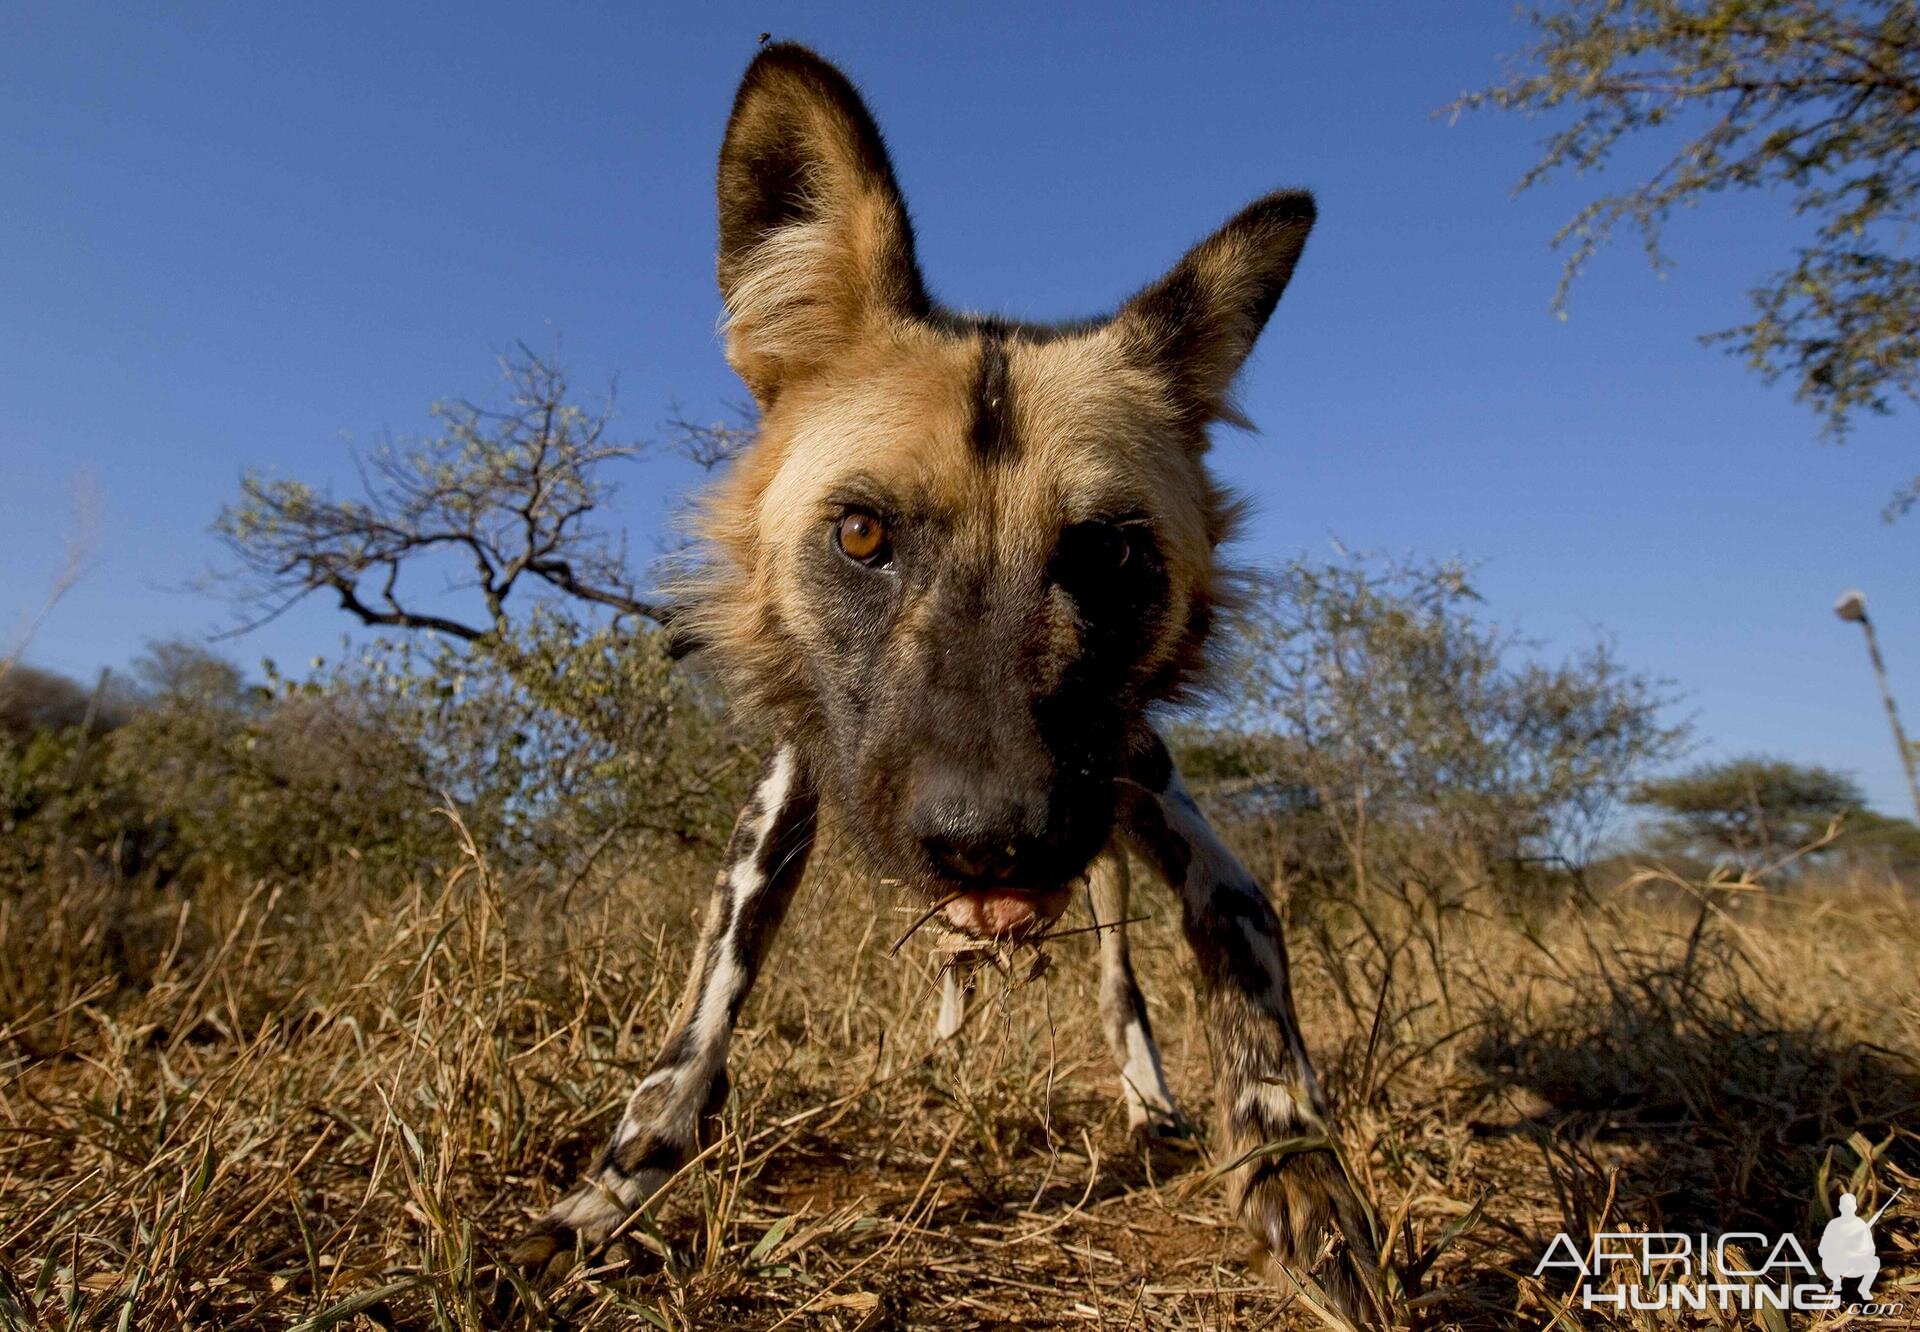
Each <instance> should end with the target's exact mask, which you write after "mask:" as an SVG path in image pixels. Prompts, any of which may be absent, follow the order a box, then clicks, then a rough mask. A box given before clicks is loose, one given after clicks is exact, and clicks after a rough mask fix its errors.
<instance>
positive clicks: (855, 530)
mask: <svg viewBox="0 0 1920 1332" xmlns="http://www.w3.org/2000/svg"><path fill="white" fill-rule="evenodd" d="M833 539H834V542H835V544H837V545H838V546H839V547H840V553H841V554H842V555H845V556H846V557H847V558H848V559H850V560H857V561H858V562H860V563H861V564H868V565H874V564H884V563H885V562H886V558H887V525H886V524H885V523H883V522H881V521H880V519H879V518H878V517H877V516H876V515H874V514H871V513H867V512H866V511H865V510H862V509H855V510H853V511H852V512H851V513H848V514H846V515H845V516H843V517H842V518H841V519H840V523H839V526H838V527H836V528H835V529H834V534H833Z"/></svg>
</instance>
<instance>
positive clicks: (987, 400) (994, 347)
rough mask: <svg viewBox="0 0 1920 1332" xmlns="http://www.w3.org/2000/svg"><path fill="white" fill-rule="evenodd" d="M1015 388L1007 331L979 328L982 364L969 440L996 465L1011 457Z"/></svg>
mask: <svg viewBox="0 0 1920 1332" xmlns="http://www.w3.org/2000/svg"><path fill="white" fill-rule="evenodd" d="M1012 392H1013V387H1012V384H1011V382H1010V377H1009V376H1008V374H1007V330H1006V329H1005V328H1004V327H1002V326H1001V325H998V324H982V325H981V327H980V363H979V369H978V370H977V371H976V372H975V375H974V381H973V423H972V425H971V426H970V427H969V430H968V434H967V438H968V439H970V440H971V441H972V442H973V450H974V452H975V453H976V454H978V455H979V456H980V457H981V458H982V459H983V460H985V461H987V462H993V461H996V460H998V459H1002V458H1006V457H1008V456H1009V455H1011V454H1012V452H1013V450H1014V447H1015V441H1014V438H1013V404H1012V402H1011V401H1010V395H1011V394H1012Z"/></svg>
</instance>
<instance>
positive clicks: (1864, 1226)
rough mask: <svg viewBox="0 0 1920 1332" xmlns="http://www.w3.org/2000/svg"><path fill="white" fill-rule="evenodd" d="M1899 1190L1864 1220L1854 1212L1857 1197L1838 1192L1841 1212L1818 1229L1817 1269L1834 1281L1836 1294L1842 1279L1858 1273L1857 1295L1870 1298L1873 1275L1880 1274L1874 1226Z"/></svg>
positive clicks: (1850, 1279)
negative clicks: (1821, 1228) (1818, 1261)
mask: <svg viewBox="0 0 1920 1332" xmlns="http://www.w3.org/2000/svg"><path fill="white" fill-rule="evenodd" d="M1902 1192H1904V1190H1901V1189H1895V1190H1894V1191H1893V1197H1891V1198H1889V1199H1887V1200H1886V1201H1885V1202H1884V1203H1882V1204H1880V1210H1879V1211H1877V1212H1875V1213H1874V1214H1873V1215H1872V1216H1870V1217H1868V1218H1867V1219H1866V1220H1865V1221H1862V1220H1861V1219H1860V1218H1859V1217H1858V1216H1857V1215H1855V1213H1857V1212H1858V1211H1859V1210H1860V1203H1859V1200H1858V1199H1856V1198H1855V1197H1854V1196H1853V1195H1852V1194H1851V1193H1843V1194H1841V1195H1840V1215H1838V1216H1836V1217H1834V1218H1833V1220H1831V1221H1829V1222H1827V1228H1826V1229H1825V1230H1824V1231H1822V1232H1821V1233H1820V1270H1821V1271H1822V1272H1824V1273H1825V1274H1826V1277H1827V1280H1829V1281H1831V1282H1832V1283H1833V1289H1834V1293H1835V1294H1838V1293H1839V1291H1840V1284H1841V1283H1842V1282H1844V1281H1852V1280H1854V1279H1855V1278H1856V1277H1857V1278H1859V1281H1860V1298H1861V1299H1862V1300H1871V1299H1872V1298H1873V1279H1874V1278H1875V1277H1877V1276H1879V1275H1880V1255H1879V1254H1878V1253H1876V1252H1874V1248H1873V1227H1874V1225H1875V1223H1877V1222H1878V1221H1879V1220H1880V1218H1881V1217H1882V1216H1884V1215H1885V1214H1886V1211H1887V1208H1889V1207H1891V1206H1893V1204H1894V1202H1895V1201H1896V1200H1897V1199H1898V1198H1899V1197H1900V1195H1901V1193H1902Z"/></svg>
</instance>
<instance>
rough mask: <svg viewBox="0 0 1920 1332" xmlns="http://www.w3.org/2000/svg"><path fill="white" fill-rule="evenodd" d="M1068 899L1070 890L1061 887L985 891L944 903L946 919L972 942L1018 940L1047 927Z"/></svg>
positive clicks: (969, 893)
mask: <svg viewBox="0 0 1920 1332" xmlns="http://www.w3.org/2000/svg"><path fill="white" fill-rule="evenodd" d="M1071 896H1072V889H1071V888H1070V887H1064V886H1063V887H1060V888H1051V889H1048V890H1046V891H1045V892H1030V891H1028V890H1026V889H1024V888H987V889H982V890H980V891H978V892H968V893H962V894H961V895H960V896H958V897H956V898H954V899H953V900H952V901H951V902H949V903H947V906H946V912H947V920H948V922H949V923H950V924H952V925H953V927H954V928H955V929H958V930H964V931H965V932H966V933H968V934H971V935H972V936H973V937H974V938H976V939H1022V938H1025V937H1026V936H1027V935H1029V934H1032V933H1034V932H1035V931H1036V930H1040V929H1044V928H1045V927H1046V926H1048V925H1051V924H1052V923H1053V922H1054V921H1055V920H1056V919H1057V918H1058V917H1059V915H1060V913H1061V912H1062V911H1065V910H1066V909H1067V899H1068V898H1069V897H1071Z"/></svg>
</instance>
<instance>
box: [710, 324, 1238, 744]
mask: <svg viewBox="0 0 1920 1332" xmlns="http://www.w3.org/2000/svg"><path fill="white" fill-rule="evenodd" d="M1129 338H1130V335H1129V333H1128V332H1127V331H1126V330H1125V329H1123V328H1120V327H1117V326H1107V327H1104V328H1101V329H1097V330H1093V331H1090V332H1088V333H1086V334H1082V335H1078V336H1072V337H1066V338H1062V339H1059V340H1056V341H1051V342H1041V343H1022V342H1019V341H1015V342H1013V343H1012V344H1010V345H1009V346H1008V348H1007V356H1008V379H1009V385H1010V387H1011V390H1012V395H1011V396H1012V403H1013V411H1014V421H1013V425H1014V430H1015V432H1016V433H1017V435H1018V437H1019V439H1020V440H1021V447H1020V449H1019V451H1018V452H1017V453H1016V454H1015V455H1014V456H1012V457H1011V458H1009V459H1006V460H1002V461H990V460H987V459H983V458H982V457H981V456H980V454H979V452H978V451H977V450H976V449H975V448H974V447H973V445H972V444H971V442H970V441H969V440H968V438H967V430H968V427H969V423H970V421H971V414H972V410H973V404H972V400H971V397H970V394H971V390H972V386H973V383H974V380H975V377H976V374H977V366H978V362H979V357H980V354H981V353H980V345H981V341H980V339H979V337H978V336H973V337H956V336H953V335H950V334H947V333H944V332H941V331H938V330H936V329H934V328H932V327H930V326H928V325H924V324H921V325H916V324H912V323H907V322H905V321H881V322H880V323H879V324H878V325H877V326H876V327H873V328H870V329H869V330H867V332H866V336H865V337H863V338H862V339H861V340H859V341H858V342H856V343H854V344H850V345H843V347H842V349H841V351H840V353H839V354H838V355H837V356H836V357H835V359H834V360H833V362H832V366H831V371H830V373H812V374H802V375H800V376H799V377H798V378H797V379H796V380H789V381H787V382H786V383H785V384H784V385H783V387H782V389H781V391H780V393H779V394H778V395H777V397H776V398H775V399H774V401H773V403H772V405H771V407H770V408H769V409H768V411H767V413H766V416H765V418H764V419H763V421H762V424H761V430H760V434H759V436H758V438H757V439H756V441H755V442H754V444H753V445H752V447H751V448H750V449H749V451H748V452H747V454H746V455H745V456H743V457H742V458H741V459H739V460H738V462H737V463H736V464H735V467H734V470H733V472H732V474H731V475H729V476H728V477H727V478H726V479H725V480H724V481H722V482H721V483H720V485H719V486H718V487H717V488H716V489H715V490H714V491H713V492H712V494H711V495H710V496H709V497H708V498H707V500H706V502H705V504H704V506H703V511H702V521H701V524H700V532H701V535H702V536H703V537H705V538H706V540H707V542H708V556H709V562H708V564H707V565H706V566H705V567H704V568H703V569H702V570H701V572H700V575H699V576H698V577H697V578H696V579H695V580H694V581H693V582H691V583H690V584H689V585H688V586H687V587H686V589H685V592H686V595H688V597H689V600H690V602H691V605H692V610H691V611H690V612H689V615H688V619H687V623H688V624H689V625H690V626H691V627H692V629H693V631H694V632H695V633H696V634H697V635H698V636H699V637H700V639H701V641H703V642H704V643H706V644H707V645H708V646H709V647H710V649H711V650H712V651H713V653H714V656H715V658H716V659H717V660H718V662H719V663H720V664H721V667H722V669H723V670H724V672H725V673H726V676H727V678H728V681H729V683H730V685H731V686H732V687H734V688H735V689H736V690H738V691H740V693H741V695H742V696H743V697H744V698H746V699H749V700H751V702H752V706H754V707H755V708H756V709H757V710H762V711H766V710H771V711H773V712H774V713H775V714H776V715H777V714H779V713H780V712H782V711H785V710H787V709H791V708H793V707H796V706H804V705H805V702H806V695H805V686H804V682H803V681H802V680H801V679H800V678H799V677H798V675H797V671H798V668H799V666H800V662H801V659H802V657H803V655H804V654H805V653H807V652H810V651H816V650H819V649H820V648H821V643H820V641H819V636H818V633H817V631H816V626H815V625H814V623H813V611H812V589H810V588H809V587H808V586H807V585H806V584H805V583H804V581H803V580H802V578H801V569H802V564H801V561H800V560H799V559H798V558H797V555H798V551H799V549H800V548H801V545H802V543H805V542H810V541H818V540H821V539H822V535H821V534H822V532H823V530H824V525H825V524H826V523H827V522H829V521H831V518H832V514H831V513H830V512H829V511H828V505H827V497H829V496H832V495H834V494H836V493H838V492H839V491H840V490H842V489H843V488H844V487H845V486H846V485H847V484H848V483H849V482H851V481H852V480H854V479H855V478H872V479H875V480H878V481H880V482H882V483H884V484H885V485H886V486H887V487H888V489H889V490H890V491H891V492H892V493H897V494H905V495H911V496H914V497H916V498H917V499H919V500H920V501H922V502H924V503H926V504H928V505H929V506H931V507H933V508H936V509H938V510H939V511H940V512H942V513H943V514H944V515H946V516H947V517H948V518H949V520H950V521H952V522H953V523H954V524H955V527H956V530H957V531H958V532H960V533H962V534H963V535H964V539H966V540H967V541H969V542H971V543H973V544H975V545H976V546H977V547H978V548H980V549H982V550H984V551H990V552H991V555H992V557H993V558H994V559H996V560H998V561H1007V562H1026V563H1029V564H1033V565H1035V566H1038V565H1039V564H1041V563H1043V562H1044V560H1045V558H1046V555H1047V552H1048V551H1049V550H1050V549H1051V548H1052V545H1053V542H1054V541H1055V540H1056V539H1057V537H1058V536H1059V534H1060V532H1061V531H1062V530H1063V529H1064V528H1065V527H1067V526H1068V525H1070V524H1072V523H1075V522H1079V521H1085V520H1087V519H1090V518H1093V517H1096V516H1100V515H1102V514H1110V513H1115V512H1138V513H1142V514H1145V515H1147V516H1148V517H1149V518H1150V520H1151V521H1152V524H1153V526H1154V530H1155V532H1156V534H1157V536H1158V538H1159V540H1160V543H1161V550H1162V553H1163V556H1164V558H1165V560H1166V564H1167V570H1168V576H1169V577H1168V582H1169V614H1168V615H1167V617H1166V618H1165V620H1164V621H1163V623H1162V624H1161V625H1160V626H1159V637H1158V640H1157V641H1155V642H1154V643H1152V644H1151V645H1150V647H1149V650H1148V651H1147V652H1145V653H1144V654H1143V657H1142V660H1143V662H1144V663H1145V664H1146V665H1148V666H1149V667H1160V666H1164V665H1169V664H1173V663H1175V661H1176V659H1178V658H1181V657H1182V655H1183V654H1185V655H1187V656H1190V657H1191V660H1190V661H1184V662H1182V663H1180V669H1179V672H1178V674H1179V675H1180V676H1181V677H1182V678H1189V677H1191V676H1193V675H1194V674H1196V673H1197V672H1198V671H1199V670H1200V669H1201V667H1202V666H1203V661H1202V659H1201V652H1202V649H1203V646H1204V643H1203V642H1196V641H1189V637H1190V636H1189V633H1188V630H1187V626H1188V623H1189V619H1190V617H1191V613H1192V611H1193V610H1194V608H1195V607H1196V605H1204V606H1207V607H1215V606H1219V605H1222V604H1228V603H1231V601H1232V599H1233V596H1234V580H1233V577H1232V575H1231V573H1230V572H1228V571H1225V570H1222V569H1221V568H1220V567H1219V566H1218V564H1217V561H1216V558H1215V548H1216V546H1217V545H1218V544H1219V543H1220V541H1222V540H1223V539H1224V538H1225V537H1226V536H1228V535H1229V534H1230V532H1231V530H1232V527H1233V524H1234V520H1235V518H1236V516H1237V512H1238V510H1237V507H1236V505H1235V503H1234V501H1233V499H1232V497H1231V496H1230V495H1228V493H1227V492H1226V491H1225V490H1224V489H1222V488H1220V487H1218V486H1217V485H1215V483H1214V482H1213V480H1212V478H1211V477H1210V476H1209V475H1208V473H1207V471H1206V469H1205V467H1204V466H1203V464H1202V461H1201V453H1202V451H1203V449H1204V435H1203V436H1202V437H1201V439H1202V442H1201V443H1200V444H1199V445H1195V444H1194V443H1193V442H1192V441H1190V440H1188V439H1187V438H1186V437H1185V433H1184V432H1183V429H1182V426H1181V420H1180V413H1179V412H1178V410H1177V409H1176V408H1175V407H1174V405H1173V404H1172V403H1171V402H1170V401H1169V398H1168V386H1167V384H1166V383H1165V381H1164V380H1163V379H1162V378H1161V377H1160V376H1158V375H1156V374H1155V373H1154V372H1153V371H1151V370H1149V369H1146V368H1143V367H1141V366H1140V365H1138V364H1137V363H1135V362H1134V361H1133V360H1131V359H1129V352H1130V344H1129ZM907 629H908V625H907V623H905V622H903V623H902V625H900V626H898V627H897V628H896V633H897V634H899V635H900V636H902V637H903V638H904V637H905V636H906V632H907Z"/></svg>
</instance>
